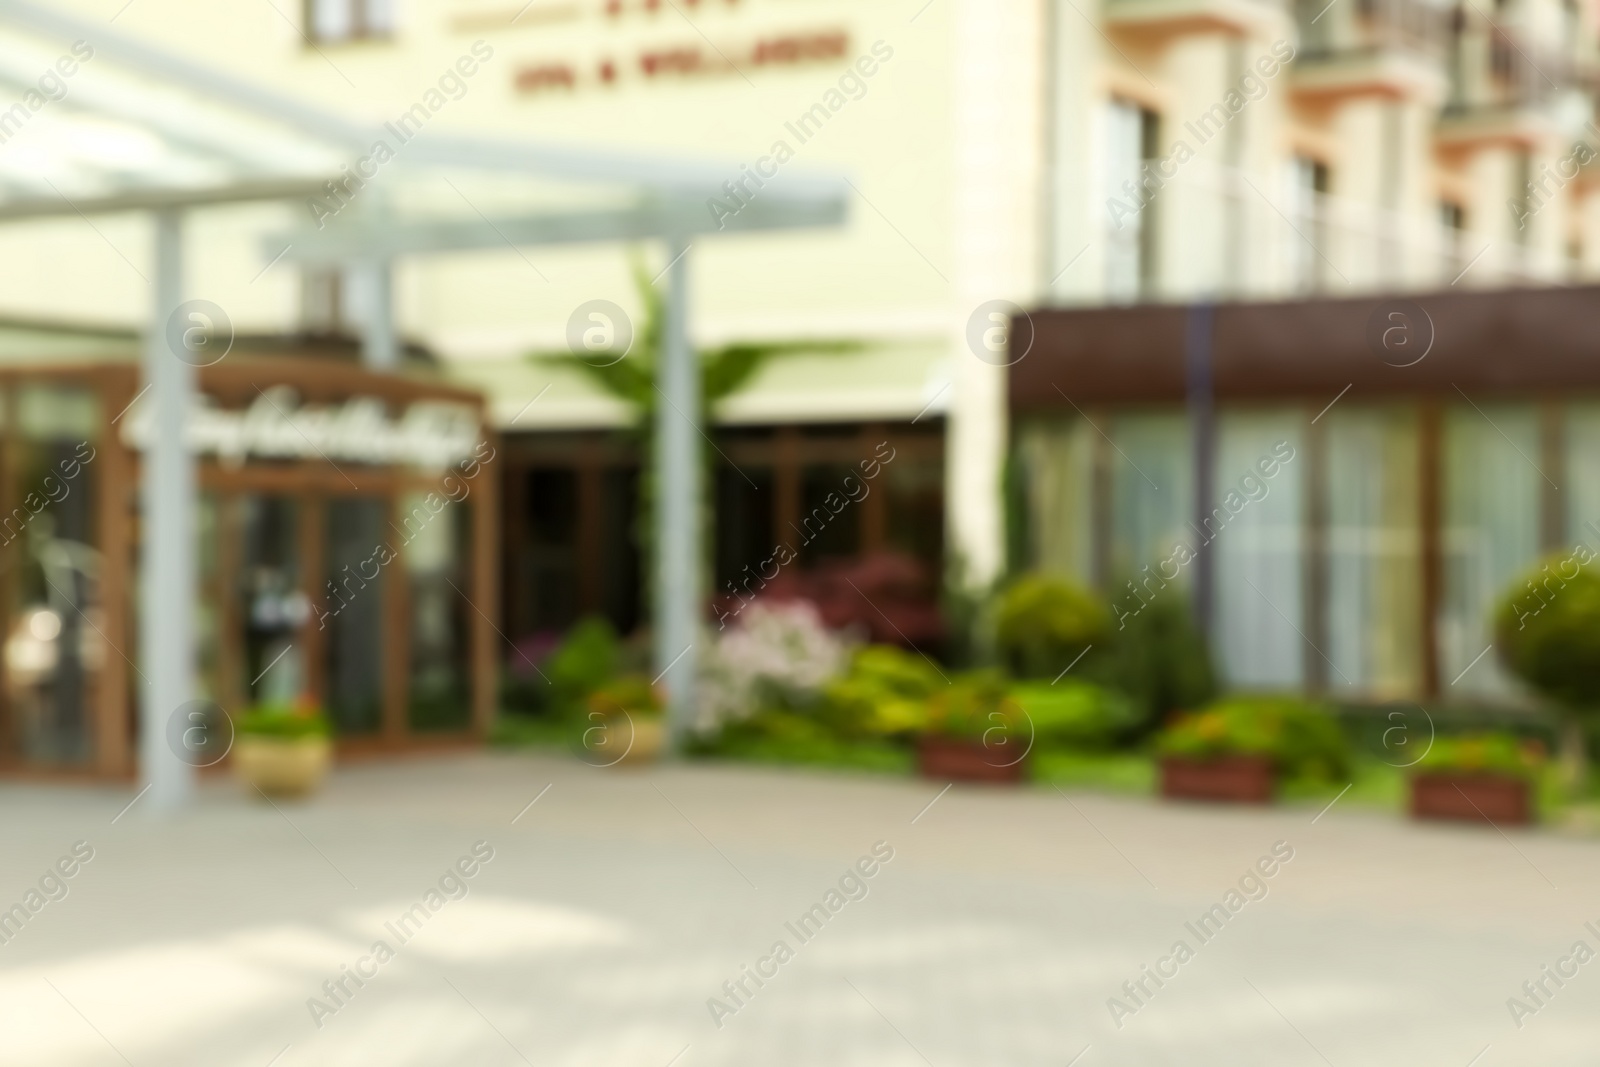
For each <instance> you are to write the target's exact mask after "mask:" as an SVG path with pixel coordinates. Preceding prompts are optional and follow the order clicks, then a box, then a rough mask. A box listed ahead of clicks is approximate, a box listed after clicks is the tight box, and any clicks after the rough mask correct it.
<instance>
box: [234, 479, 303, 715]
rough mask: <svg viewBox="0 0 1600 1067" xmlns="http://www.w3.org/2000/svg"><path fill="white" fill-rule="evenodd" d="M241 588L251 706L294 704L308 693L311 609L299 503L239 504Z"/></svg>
mask: <svg viewBox="0 0 1600 1067" xmlns="http://www.w3.org/2000/svg"><path fill="white" fill-rule="evenodd" d="M238 508H239V512H238V520H239V569H238V572H237V581H236V585H235V597H236V603H237V613H236V617H235V618H236V621H235V625H236V626H238V628H239V634H240V638H241V640H240V648H241V649H242V656H241V661H240V667H241V668H242V670H241V679H240V680H241V681H242V682H243V686H242V690H243V693H244V696H245V699H246V702H247V703H248V704H250V705H261V704H274V705H290V704H294V703H295V702H296V701H297V700H299V699H300V697H301V696H302V695H303V694H304V693H305V692H306V689H307V687H306V665H305V652H304V643H303V631H304V627H305V625H306V623H307V622H308V621H309V620H310V618H311V604H310V601H309V600H308V598H307V597H306V594H305V592H304V591H303V590H302V588H301V580H302V563H301V559H300V556H301V552H300V545H301V539H300V514H301V508H300V506H299V503H298V502H297V501H296V500H295V499H294V498H293V497H288V496H265V495H254V494H252V495H243V496H240V497H239V499H238Z"/></svg>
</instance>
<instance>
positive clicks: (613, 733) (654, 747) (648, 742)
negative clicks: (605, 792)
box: [584, 715, 667, 767]
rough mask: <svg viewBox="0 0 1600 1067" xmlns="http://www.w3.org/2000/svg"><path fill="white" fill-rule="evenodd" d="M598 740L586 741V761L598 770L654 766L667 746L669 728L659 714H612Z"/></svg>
mask: <svg viewBox="0 0 1600 1067" xmlns="http://www.w3.org/2000/svg"><path fill="white" fill-rule="evenodd" d="M596 733H598V736H597V737H594V738H590V739H586V740H585V745H584V747H586V748H587V749H588V750H589V755H588V756H586V757H585V759H586V761H587V762H589V763H592V764H594V765H595V766H598V767H637V766H640V765H641V764H646V763H654V762H655V761H656V760H658V759H660V758H661V752H662V750H663V749H664V748H666V746H667V727H666V723H665V722H663V721H662V719H661V717H660V716H657V715H612V716H610V717H608V718H607V719H606V721H605V727H604V729H602V730H599V731H596Z"/></svg>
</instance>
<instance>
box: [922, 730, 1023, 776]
mask: <svg viewBox="0 0 1600 1067" xmlns="http://www.w3.org/2000/svg"><path fill="white" fill-rule="evenodd" d="M1008 757H1009V753H1008V752H1007V751H1006V750H1005V749H1004V748H986V747H984V745H983V743H982V742H980V741H970V740H968V739H966V738H962V737H940V736H937V735H934V734H925V735H924V736H923V737H921V738H920V739H919V740H918V741H917V773H919V774H921V775H922V776H923V777H924V778H937V779H940V780H942V781H946V782H949V781H957V782H1007V783H1010V782H1020V781H1022V780H1023V779H1024V778H1026V777H1027V763H1028V761H1027V759H1026V758H1023V759H1016V758H1015V757H1010V758H1011V762H1004V761H1005V760H1006V759H1007V758H1008Z"/></svg>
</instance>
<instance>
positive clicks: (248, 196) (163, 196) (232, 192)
mask: <svg viewBox="0 0 1600 1067" xmlns="http://www.w3.org/2000/svg"><path fill="white" fill-rule="evenodd" d="M327 180H328V179H327V178H315V179H313V178H274V179H268V180H265V181H255V182H239V183H236V184H233V185H222V186H205V187H200V188H194V189H185V188H182V187H178V186H164V187H151V188H149V189H129V190H126V191H123V192H117V193H111V194H108V195H106V196H90V197H84V198H82V199H77V198H72V199H69V198H67V197H65V196H61V195H57V194H55V193H51V194H50V195H49V196H39V197H33V198H29V199H25V200H3V201H0V221H4V220H7V219H45V218H56V217H66V216H78V215H114V214H119V213H121V212H125V211H161V210H164V209H167V208H185V207H205V206H208V205H212V206H214V205H219V204H242V203H248V202H250V201H261V200H296V199H300V198H302V197H308V196H322V195H324V191H323V186H324V185H325V184H326V182H327ZM280 247H281V246H280ZM276 251H277V250H276V249H274V251H273V253H272V254H276Z"/></svg>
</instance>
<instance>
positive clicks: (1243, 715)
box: [1156, 696, 1350, 780]
mask: <svg viewBox="0 0 1600 1067" xmlns="http://www.w3.org/2000/svg"><path fill="white" fill-rule="evenodd" d="M1156 747H1157V750H1158V751H1160V752H1161V753H1162V754H1163V755H1168V756H1184V757H1187V758H1189V759H1200V760H1203V759H1210V758H1214V757H1217V756H1230V755H1251V756H1266V757H1268V758H1270V759H1271V760H1272V762H1273V764H1274V766H1276V767H1277V769H1278V772H1279V773H1280V774H1282V775H1284V776H1285V777H1288V778H1315V779H1321V780H1331V779H1335V778H1340V777H1344V776H1345V775H1347V774H1348V773H1349V766H1350V757H1349V751H1348V748H1347V746H1346V744H1345V739H1344V734H1343V733H1342V732H1340V730H1339V724H1338V722H1337V720H1335V719H1334V717H1333V715H1332V714H1331V713H1330V711H1329V709H1328V708H1326V707H1325V706H1323V705H1321V704H1317V703H1315V702H1312V701H1309V700H1306V699H1304V698H1302V697H1297V696H1236V697H1229V698H1226V699H1223V700H1219V701H1217V702H1216V703H1213V704H1210V705H1208V706H1207V707H1204V708H1202V709H1200V710H1199V711H1197V712H1192V713H1189V714H1185V715H1182V716H1180V717H1179V718H1178V719H1177V720H1176V721H1174V722H1173V723H1172V724H1171V725H1169V726H1168V727H1167V728H1166V729H1164V730H1162V731H1161V733H1160V735H1159V736H1158V737H1157V739H1156Z"/></svg>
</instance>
